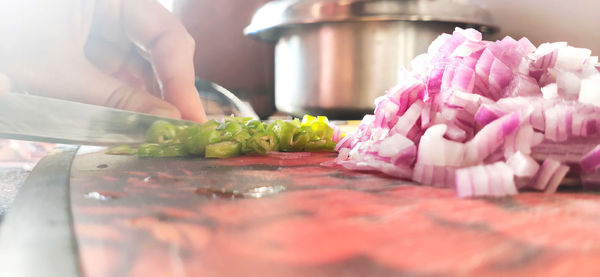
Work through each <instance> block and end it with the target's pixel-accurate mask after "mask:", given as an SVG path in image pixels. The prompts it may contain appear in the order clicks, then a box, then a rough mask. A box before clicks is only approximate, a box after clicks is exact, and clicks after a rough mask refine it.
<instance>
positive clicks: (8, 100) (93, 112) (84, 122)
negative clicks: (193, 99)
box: [0, 92, 197, 146]
mask: <svg viewBox="0 0 600 277" xmlns="http://www.w3.org/2000/svg"><path fill="white" fill-rule="evenodd" d="M156 120H166V121H169V122H171V123H173V124H197V123H195V122H191V121H186V120H175V119H171V118H164V117H159V116H154V115H150V114H143V113H136V112H131V111H124V110H119V109H113V108H107V107H102V106H96V105H89V104H83V103H78V102H72V101H66V100H60V99H53V98H47V97H40V96H33V95H26V94H20V93H14V92H11V93H5V94H4V95H0V138H7V139H19V140H30V141H40V142H52V143H63V144H80V145H98V146H111V145H119V144H139V143H142V142H144V138H145V134H146V131H147V130H148V128H149V127H150V125H152V123H153V122H154V121H156Z"/></svg>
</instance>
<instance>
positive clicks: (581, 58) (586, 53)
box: [556, 46, 592, 71]
mask: <svg viewBox="0 0 600 277" xmlns="http://www.w3.org/2000/svg"><path fill="white" fill-rule="evenodd" d="M591 54H592V50H590V49H585V48H576V47H572V46H567V47H563V48H561V49H559V50H558V57H557V59H556V66H557V67H558V68H560V69H563V70H568V71H577V70H581V69H582V68H583V64H584V63H585V61H586V59H588V58H589V57H590V55H591Z"/></svg>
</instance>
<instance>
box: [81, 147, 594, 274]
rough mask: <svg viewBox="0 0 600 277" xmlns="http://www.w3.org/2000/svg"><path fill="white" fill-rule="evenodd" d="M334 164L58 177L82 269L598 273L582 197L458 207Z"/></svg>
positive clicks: (84, 158)
mask: <svg viewBox="0 0 600 277" xmlns="http://www.w3.org/2000/svg"><path fill="white" fill-rule="evenodd" d="M334 156H335V155H333V154H312V155H310V156H305V157H296V158H289V157H286V156H280V157H252V156H247V157H239V158H233V159H226V160H206V159H139V158H137V157H128V156H109V155H105V154H102V153H94V154H85V155H79V156H77V157H76V159H75V161H74V164H73V168H72V172H71V174H72V177H71V202H72V203H71V205H72V212H73V216H74V219H73V221H74V227H75V233H76V237H77V243H78V247H79V255H80V262H81V266H82V269H83V272H84V274H85V275H86V276H89V277H96V276H504V275H506V276H508V275H510V276H566V275H572V276H593V275H596V274H599V273H600V266H599V265H597V263H598V260H599V259H600V213H599V212H600V196H599V195H597V194H595V193H593V192H581V191H570V192H560V193H557V194H553V195H546V194H542V193H533V192H532V193H523V194H520V195H517V196H515V197H507V198H501V199H493V198H478V199H460V198H458V197H457V196H456V194H455V192H454V191H453V190H450V189H440V188H433V187H424V186H419V185H415V184H414V183H410V182H406V181H402V180H397V179H391V178H387V177H385V176H381V175H378V174H372V173H366V172H350V171H345V170H342V169H332V168H327V167H323V166H320V165H319V164H320V163H321V162H324V161H327V160H331V159H332V158H333V157H334ZM260 193H262V194H263V195H262V197H259V198H255V197H256V196H260V195H257V194H260Z"/></svg>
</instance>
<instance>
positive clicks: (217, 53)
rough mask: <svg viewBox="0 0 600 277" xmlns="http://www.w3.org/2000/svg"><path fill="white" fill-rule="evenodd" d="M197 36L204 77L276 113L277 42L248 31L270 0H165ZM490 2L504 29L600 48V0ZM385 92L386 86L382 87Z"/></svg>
mask: <svg viewBox="0 0 600 277" xmlns="http://www.w3.org/2000/svg"><path fill="white" fill-rule="evenodd" d="M161 2H163V4H164V5H165V6H166V7H167V8H169V9H170V10H172V11H173V13H174V14H175V15H176V16H177V17H178V18H180V20H181V21H182V22H183V23H184V25H185V26H186V27H187V29H188V31H189V32H190V33H191V34H192V36H193V37H194V38H195V39H196V42H197V44H196V56H195V58H194V63H195V67H196V73H197V75H198V76H199V77H200V78H201V79H205V80H209V81H212V82H216V83H218V84H220V85H222V86H224V87H225V88H227V89H229V90H231V91H233V92H234V93H235V94H237V95H238V96H239V97H240V98H242V99H243V100H246V101H248V102H249V103H250V104H251V105H252V107H253V108H254V109H255V111H256V112H257V114H258V115H259V116H261V117H262V118H265V117H268V116H269V115H271V114H272V113H274V112H275V111H276V110H275V105H274V96H273V95H274V73H273V72H274V65H273V64H274V59H273V57H274V52H273V49H274V47H273V45H272V44H269V43H264V42H260V41H256V40H254V39H251V38H249V37H246V36H244V35H243V29H244V28H245V27H246V26H247V25H248V24H249V23H250V20H251V18H252V15H253V14H254V12H255V11H256V10H257V9H258V8H259V7H260V6H262V5H263V4H265V3H266V2H269V1H268V0H243V1H240V0H219V1H214V0H162V1H161ZM473 2H475V3H480V4H483V5H485V6H487V8H488V10H489V11H490V13H491V15H492V18H493V22H494V24H495V25H496V26H498V27H499V28H500V32H499V33H497V34H495V35H493V36H492V37H491V38H492V39H499V38H502V37H504V36H506V35H510V36H512V37H515V38H520V37H522V36H526V37H528V38H529V39H530V40H531V41H532V42H533V43H534V44H536V45H539V44H540V43H543V42H548V41H567V42H569V44H571V45H574V46H577V47H585V48H590V49H592V52H593V54H596V55H598V53H600V32H598V31H597V26H600V17H598V16H597V11H598V10H600V1H596V0H572V1H562V0H503V1H498V0H474V1H473ZM382 93H383V92H382Z"/></svg>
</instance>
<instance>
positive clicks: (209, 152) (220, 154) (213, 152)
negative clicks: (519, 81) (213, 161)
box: [205, 141, 242, 159]
mask: <svg viewBox="0 0 600 277" xmlns="http://www.w3.org/2000/svg"><path fill="white" fill-rule="evenodd" d="M241 148H242V146H241V144H240V143H239V142H236V141H222V142H217V143H213V144H209V145H207V146H206V152H205V157H206V158H219V159H223V158H231V157H235V156H239V155H240V154H241Z"/></svg>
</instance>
